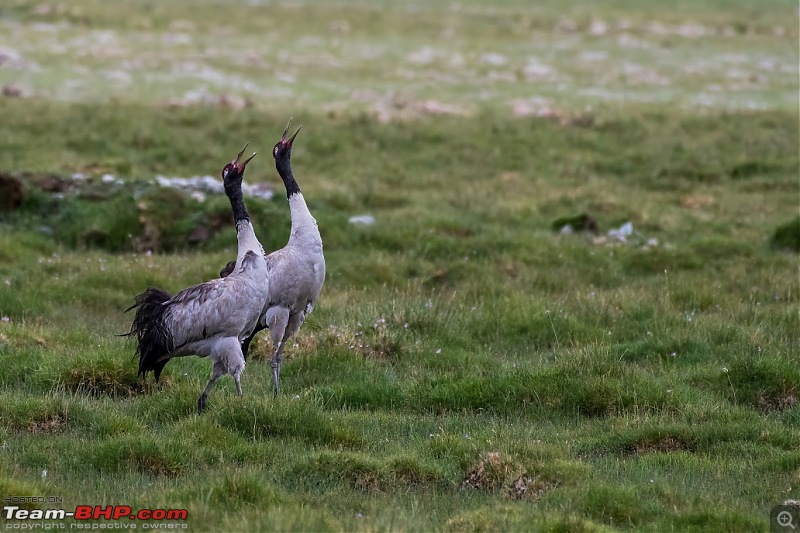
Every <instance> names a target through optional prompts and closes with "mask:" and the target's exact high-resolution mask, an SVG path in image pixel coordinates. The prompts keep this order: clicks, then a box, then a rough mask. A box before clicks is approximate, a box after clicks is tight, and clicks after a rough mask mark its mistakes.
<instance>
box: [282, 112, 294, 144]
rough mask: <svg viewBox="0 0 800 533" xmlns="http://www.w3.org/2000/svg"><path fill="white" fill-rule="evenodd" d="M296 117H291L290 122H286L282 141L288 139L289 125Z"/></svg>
mask: <svg viewBox="0 0 800 533" xmlns="http://www.w3.org/2000/svg"><path fill="white" fill-rule="evenodd" d="M293 118H294V117H289V122H287V123H286V129H285V130H283V135H281V141H286V134H287V133H289V126H291V125H292V119H293Z"/></svg>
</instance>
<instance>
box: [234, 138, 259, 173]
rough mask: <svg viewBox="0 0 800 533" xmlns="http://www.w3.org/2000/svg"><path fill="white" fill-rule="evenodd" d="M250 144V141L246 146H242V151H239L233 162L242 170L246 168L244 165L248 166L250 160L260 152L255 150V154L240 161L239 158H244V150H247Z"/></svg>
mask: <svg viewBox="0 0 800 533" xmlns="http://www.w3.org/2000/svg"><path fill="white" fill-rule="evenodd" d="M249 144H250V143H247V144H245V145H244V148H242V151H241V152H239V154H238V155H237V156H236V159H234V160H233V164H234V165H236V166H237V167H238V168H239V170H240V171H242V170H244V167H246V166H247V163H249V162H250V160H251V159H253V158H254V157H255V156H256V154H257V153H258V152H253V155H251V156H250V157H248V158H247V159H245V160H244V161H242V162H241V163H240V162H239V160H240V159H241V158H242V154H244V151H245V150H247V146H248V145H249Z"/></svg>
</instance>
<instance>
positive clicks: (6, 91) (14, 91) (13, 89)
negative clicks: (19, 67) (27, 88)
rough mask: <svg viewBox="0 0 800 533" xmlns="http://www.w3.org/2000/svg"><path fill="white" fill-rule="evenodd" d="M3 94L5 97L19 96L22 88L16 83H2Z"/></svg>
mask: <svg viewBox="0 0 800 533" xmlns="http://www.w3.org/2000/svg"><path fill="white" fill-rule="evenodd" d="M3 96H5V97H6V98H19V97H20V96H22V89H20V88H19V87H17V86H16V85H3Z"/></svg>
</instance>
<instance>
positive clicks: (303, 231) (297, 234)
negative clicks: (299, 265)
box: [289, 192, 322, 244]
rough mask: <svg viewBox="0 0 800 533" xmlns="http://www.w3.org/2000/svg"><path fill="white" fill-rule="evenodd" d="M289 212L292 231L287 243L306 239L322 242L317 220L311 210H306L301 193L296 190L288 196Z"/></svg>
mask: <svg viewBox="0 0 800 533" xmlns="http://www.w3.org/2000/svg"><path fill="white" fill-rule="evenodd" d="M289 212H290V213H291V217H292V232H291V234H290V236H289V244H292V243H295V242H297V243H299V242H304V241H308V240H310V241H312V242H319V243H321V242H322V239H321V238H320V235H319V227H318V226H317V221H316V219H315V218H314V217H313V216H311V211H309V210H308V206H307V205H306V201H305V199H304V198H303V193H301V192H296V193H294V194H292V195H291V196H289Z"/></svg>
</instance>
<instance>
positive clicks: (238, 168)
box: [127, 145, 269, 412]
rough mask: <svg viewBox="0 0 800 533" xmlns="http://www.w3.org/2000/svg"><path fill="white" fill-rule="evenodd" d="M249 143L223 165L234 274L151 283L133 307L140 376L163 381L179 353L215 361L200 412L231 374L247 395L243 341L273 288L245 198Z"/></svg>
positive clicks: (240, 390) (255, 322) (202, 398)
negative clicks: (170, 287)
mask: <svg viewBox="0 0 800 533" xmlns="http://www.w3.org/2000/svg"><path fill="white" fill-rule="evenodd" d="M245 148H247V145H245ZM245 148H242V151H241V152H239V155H237V156H236V159H234V160H233V161H231V162H230V163H228V164H227V165H225V167H224V168H223V169H222V181H223V183H224V186H225V194H226V195H227V196H228V199H229V200H230V202H231V208H232V210H233V218H234V222H235V224H236V238H237V240H238V244H239V245H238V253H237V257H236V262H235V264H234V266H233V268H232V272H231V274H230V275H229V276H228V277H226V278H224V279H215V280H212V281H208V282H206V283H201V284H199V285H195V286H193V287H189V288H188V289H184V290H183V291H181V292H179V293H178V294H176V295H175V296H170V295H169V294H168V293H167V292H166V291H163V290H161V289H158V288H155V287H150V288H149V289H147V290H146V291H144V292H143V293H141V294H139V295H138V296H136V298H135V299H134V304H133V305H132V306H131V307H129V308H128V309H127V310H128V311H130V310H131V309H136V316H135V317H134V319H133V325H132V326H131V330H130V332H129V333H128V335H135V336H136V338H137V341H138V345H137V348H136V352H137V353H138V355H139V375H140V376H142V375H146V374H147V372H149V371H153V373H154V374H155V377H156V380H158V378H159V376H160V375H161V371H162V370H163V369H164V365H166V364H167V363H168V362H169V360H170V359H172V358H173V357H181V356H185V355H192V354H195V355H199V356H200V357H206V356H208V357H209V358H210V359H211V361H212V362H213V364H214V366H213V370H212V373H211V379H209V381H208V384H207V385H206V388H205V390H204V391H203V394H202V395H201V396H200V398H199V400H198V401H197V410H198V411H199V412H202V411H203V410H204V409H205V405H206V397H207V396H208V393H209V391H211V389H212V388H213V387H214V384H215V383H216V381H217V380H218V379H219V378H220V377H222V376H224V375H225V374H231V375H232V376H233V379H234V381H235V382H236V392H237V393H238V394H239V395H240V396H241V394H242V386H241V383H240V378H241V375H242V372H243V371H244V366H245V359H244V354H243V353H242V347H241V342H242V341H243V340H244V339H246V338H248V337H249V336H250V335H251V333H252V332H253V330H254V329H255V327H256V325H257V324H258V320H259V318H260V317H261V316H263V314H264V309H265V303H266V301H267V296H268V291H269V278H268V275H267V263H266V259H265V254H264V249H263V248H262V246H261V243H260V242H259V241H258V238H257V237H256V234H255V232H254V231H253V225H252V223H251V222H250V216H249V215H248V213H247V208H246V207H245V205H244V200H243V198H242V179H243V178H244V169H245V166H246V165H247V163H248V162H249V161H250V160H251V159H252V158H253V157H254V156H255V155H256V154H255V153H254V154H253V155H251V156H250V157H249V158H247V159H246V160H244V161H243V162H240V161H239V160H240V159H241V157H242V154H243V153H244V150H245Z"/></svg>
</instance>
